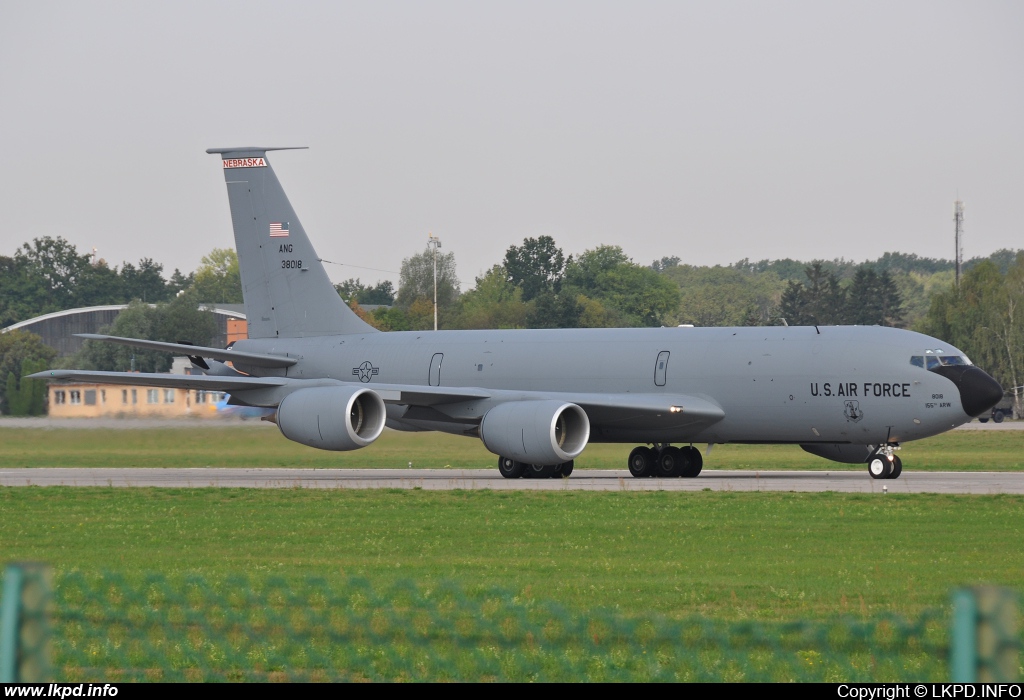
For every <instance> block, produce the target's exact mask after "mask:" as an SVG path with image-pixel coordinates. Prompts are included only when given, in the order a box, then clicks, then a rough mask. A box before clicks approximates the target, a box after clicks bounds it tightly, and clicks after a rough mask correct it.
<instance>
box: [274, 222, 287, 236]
mask: <svg viewBox="0 0 1024 700" xmlns="http://www.w3.org/2000/svg"><path fill="white" fill-rule="evenodd" d="M270 237H271V238H287V237H288V222H287V221H285V222H283V223H273V224H270Z"/></svg>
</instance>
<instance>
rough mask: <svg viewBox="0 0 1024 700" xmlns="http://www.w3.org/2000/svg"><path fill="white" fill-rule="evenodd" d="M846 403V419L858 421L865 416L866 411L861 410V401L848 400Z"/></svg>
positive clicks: (844, 413) (844, 412) (844, 411)
mask: <svg viewBox="0 0 1024 700" xmlns="http://www.w3.org/2000/svg"><path fill="white" fill-rule="evenodd" d="M845 403H846V408H845V409H844V410H843V415H844V416H846V420H850V421H853V422H854V423H856V422H857V421H859V420H860V419H861V418H863V417H864V411H862V410H860V401H846V402H845Z"/></svg>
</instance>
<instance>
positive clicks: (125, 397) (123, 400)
mask: <svg viewBox="0 0 1024 700" xmlns="http://www.w3.org/2000/svg"><path fill="white" fill-rule="evenodd" d="M121 403H128V390H127V389H121Z"/></svg>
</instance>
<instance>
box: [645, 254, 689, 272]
mask: <svg viewBox="0 0 1024 700" xmlns="http://www.w3.org/2000/svg"><path fill="white" fill-rule="evenodd" d="M682 261H683V259H682V258H680V257H678V256H676V255H666V256H664V257H662V259H661V260H655V261H654V262H652V263H651V269H652V270H654V271H655V272H667V271H669V270H671V269H672V268H674V267H676V266H678V265H679V263H681V262H682Z"/></svg>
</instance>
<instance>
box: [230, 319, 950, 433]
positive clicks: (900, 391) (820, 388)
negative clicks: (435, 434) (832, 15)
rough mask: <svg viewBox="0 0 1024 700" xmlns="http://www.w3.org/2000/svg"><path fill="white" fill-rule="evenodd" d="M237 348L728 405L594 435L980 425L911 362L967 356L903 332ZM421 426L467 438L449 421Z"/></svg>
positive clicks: (516, 386) (452, 379)
mask: <svg viewBox="0 0 1024 700" xmlns="http://www.w3.org/2000/svg"><path fill="white" fill-rule="evenodd" d="M235 348H237V349H239V350H243V351H253V352H265V353H270V354H278V355H287V356H290V357H296V358H299V362H298V363H297V364H295V365H294V366H292V367H289V368H288V369H287V370H283V369H282V370H270V371H268V370H262V371H261V370H259V369H258V368H248V369H249V371H251V373H253V374H260V375H262V376H267V375H282V374H283V375H285V376H288V377H295V378H303V379H317V378H332V379H337V380H342V381H361V382H363V383H365V384H366V385H367V386H368V387H370V388H372V387H373V386H374V385H375V384H381V383H383V384H405V385H420V386H429V385H435V386H442V387H480V388H486V389H495V390H515V391H529V392H559V393H587V392H600V393H602V394H615V393H622V394H627V395H628V394H647V395H652V394H655V395H656V394H664V395H666V396H667V397H670V396H671V395H674V394H686V395H689V396H696V397H700V398H702V399H706V400H708V401H710V402H712V403H714V404H716V405H718V406H719V407H721V408H722V409H723V411H724V413H725V417H724V419H723V420H721V421H718V422H716V423H714V424H713V425H710V426H704V425H702V426H695V427H693V428H686V427H676V428H670V429H669V428H663V427H662V428H659V429H657V430H653V431H652V430H649V429H644V428H638V427H636V426H630V427H627V428H622V427H617V426H616V425H614V423H606V424H602V423H601V422H600V420H596V421H595V420H593V419H592V429H591V442H708V443H725V442H751V443H801V444H809V443H853V444H877V443H883V442H905V441H909V440H916V439H920V438H924V437H928V436H931V435H935V434H938V433H941V432H944V431H946V430H949V429H950V428H953V427H956V426H958V425H961V424H963V423H966V422H968V421H969V420H970V416H968V415H967V413H965V410H964V408H963V406H962V403H961V397H960V395H959V393H958V389H957V387H956V385H954V383H953V382H952V381H950V380H949V379H947V378H946V377H944V376H941V375H939V374H936V373H935V372H930V371H927V370H926V369H925V368H923V367H918V366H914V365H912V364H911V357H913V356H923V355H925V354H926V353H936V352H938V353H942V354H944V355H945V356H957V355H962V353H960V351H959V350H957V349H956V348H954V347H952V346H950V345H949V344H948V343H944V342H942V341H939V340H936V339H935V338H931V337H929V336H926V335H922V334H920V333H914V332H911V331H905V330H899V329H894V328H883V327H865V326H821V327H818V328H815V327H813V326H807V327H804V326H801V327H740V328H647V329H640V328H631V329H567V330H484V331H412V332H400V333H366V334H351V335H339V336H321V337H311V338H289V339H287V340H274V339H262V340H244V341H239V342H238V343H237V344H236V345H235ZM664 353H668V354H667V355H665V354H664ZM659 358H660V360H661V361H665V365H664V366H663V367H662V368H660V369H659V367H658V364H659ZM417 425H418V427H421V428H424V429H427V428H429V429H435V430H448V431H449V432H466V431H465V430H464V429H459V428H458V426H446V425H444V423H443V422H442V421H436V422H434V423H433V424H431V423H430V421H427V422H426V424H424V423H422V422H421V423H419V424H417Z"/></svg>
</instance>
